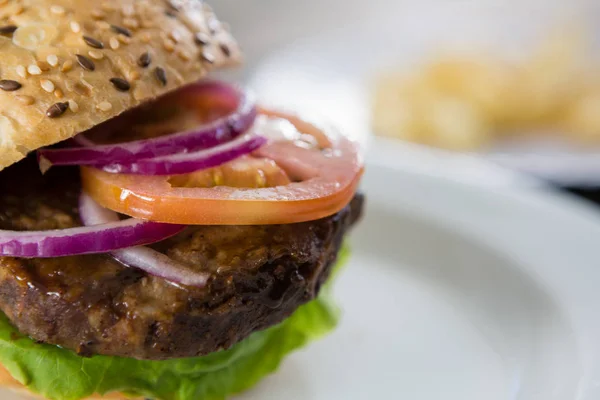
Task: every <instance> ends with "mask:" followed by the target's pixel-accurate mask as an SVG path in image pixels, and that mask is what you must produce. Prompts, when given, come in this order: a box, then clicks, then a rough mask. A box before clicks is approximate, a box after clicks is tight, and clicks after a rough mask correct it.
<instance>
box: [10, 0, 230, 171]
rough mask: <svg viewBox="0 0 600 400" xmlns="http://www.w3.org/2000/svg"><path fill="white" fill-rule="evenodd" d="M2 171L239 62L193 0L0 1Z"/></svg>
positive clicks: (219, 27)
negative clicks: (28, 156)
mask: <svg viewBox="0 0 600 400" xmlns="http://www.w3.org/2000/svg"><path fill="white" fill-rule="evenodd" d="M0 54H2V56H1V57H0V170H1V169H3V168H5V167H7V166H9V165H10V164H12V163H14V162H17V161H19V160H20V159H22V158H24V157H25V155H27V153H29V152H30V151H33V150H36V149H38V148H40V147H43V146H48V145H50V144H54V143H57V142H60V141H62V140H65V139H68V138H70V137H73V136H75V135H76V134H77V133H80V132H82V131H85V130H88V129H90V128H92V127H93V126H95V125H97V124H99V123H101V122H104V121H106V120H108V119H110V118H113V117H115V116H117V115H118V114H120V113H122V112H123V111H125V110H127V109H129V108H132V107H134V106H137V105H139V104H140V103H142V102H145V101H147V100H150V99H152V98H154V97H157V96H160V95H162V94H164V93H166V92H169V91H172V90H174V89H176V88H178V87H180V86H182V85H185V84H188V83H191V82H194V81H196V80H198V79H200V78H202V77H204V76H206V74H207V73H208V72H209V71H210V70H211V69H214V68H217V67H220V66H224V65H228V64H233V63H236V62H237V61H239V58H240V53H239V49H238V46H237V44H236V43H235V41H234V39H233V38H232V37H231V35H230V34H229V32H228V31H227V29H226V27H225V26H224V25H223V24H221V23H220V22H219V21H218V20H217V19H216V17H215V15H214V14H213V12H212V10H211V9H210V7H208V6H207V5H205V4H203V2H202V1H198V0H99V1H89V0H19V1H9V2H6V1H4V2H0Z"/></svg>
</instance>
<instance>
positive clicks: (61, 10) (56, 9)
mask: <svg viewBox="0 0 600 400" xmlns="http://www.w3.org/2000/svg"><path fill="white" fill-rule="evenodd" d="M50 11H51V12H52V13H53V14H56V15H63V14H64V13H65V8H64V7H62V6H58V5H53V6H51V7H50Z"/></svg>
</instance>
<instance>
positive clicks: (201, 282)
mask: <svg viewBox="0 0 600 400" xmlns="http://www.w3.org/2000/svg"><path fill="white" fill-rule="evenodd" d="M79 213H80V215H81V220H82V222H83V223H84V224H85V225H89V226H98V225H102V224H107V223H114V222H115V221H118V220H119V217H118V216H117V213H115V212H114V211H110V210H109V209H107V208H104V207H102V206H100V205H99V204H98V203H96V202H95V201H94V200H92V198H91V197H89V196H88V195H86V194H85V193H82V194H81V197H80V210H79ZM111 254H112V256H113V257H114V258H115V259H116V260H117V261H119V262H121V263H122V264H125V265H127V266H128V267H136V268H139V269H141V270H143V271H145V272H147V273H149V274H150V275H154V276H158V277H160V278H164V279H166V280H168V281H171V282H174V283H178V284H182V285H187V286H196V287H204V286H206V283H207V282H208V278H209V277H210V275H209V274H207V273H203V272H199V271H193V270H191V269H190V268H189V267H188V266H186V265H184V264H181V263H179V262H177V261H175V260H173V259H172V258H170V257H168V256H166V255H164V254H162V253H159V252H158V251H156V250H153V249H151V248H149V247H144V246H138V247H131V248H128V249H122V250H116V251H112V252H111Z"/></svg>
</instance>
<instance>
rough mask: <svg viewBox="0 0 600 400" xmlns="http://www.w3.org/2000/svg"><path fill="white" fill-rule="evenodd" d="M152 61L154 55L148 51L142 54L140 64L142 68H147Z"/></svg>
mask: <svg viewBox="0 0 600 400" xmlns="http://www.w3.org/2000/svg"><path fill="white" fill-rule="evenodd" d="M151 63H152V57H151V56H150V53H148V52H145V53H144V54H142V55H141V56H140V58H139V59H138V65H139V66H140V67H142V68H146V67H147V66H149V65H150V64H151Z"/></svg>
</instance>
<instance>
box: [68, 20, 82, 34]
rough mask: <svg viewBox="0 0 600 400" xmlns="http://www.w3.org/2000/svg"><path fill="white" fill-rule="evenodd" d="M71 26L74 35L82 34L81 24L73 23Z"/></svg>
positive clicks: (70, 23)
mask: <svg viewBox="0 0 600 400" xmlns="http://www.w3.org/2000/svg"><path fill="white" fill-rule="evenodd" d="M69 26H70V27H71V30H72V31H73V33H79V32H81V25H79V22H77V21H71V22H69Z"/></svg>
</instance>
